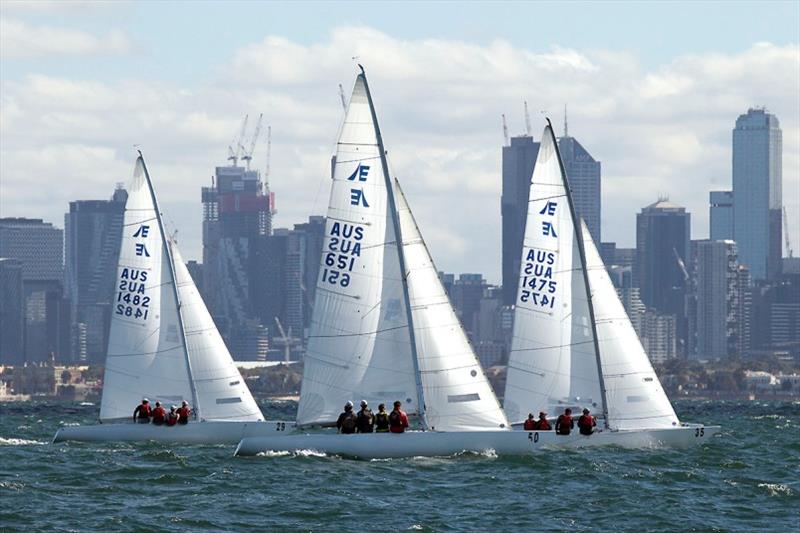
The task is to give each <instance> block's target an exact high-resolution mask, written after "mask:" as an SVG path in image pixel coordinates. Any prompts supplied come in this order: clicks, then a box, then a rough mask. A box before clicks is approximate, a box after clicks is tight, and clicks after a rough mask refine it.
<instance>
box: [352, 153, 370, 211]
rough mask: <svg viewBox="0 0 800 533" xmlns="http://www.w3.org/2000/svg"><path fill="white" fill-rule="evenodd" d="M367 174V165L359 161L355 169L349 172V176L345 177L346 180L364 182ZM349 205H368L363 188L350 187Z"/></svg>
mask: <svg viewBox="0 0 800 533" xmlns="http://www.w3.org/2000/svg"><path fill="white" fill-rule="evenodd" d="M368 175H369V165H363V164H361V163H359V165H358V166H357V167H356V169H355V170H354V171H353V173H352V174H350V177H348V178H347V181H352V182H355V181H359V182H365V181H367V176H368ZM350 205H360V206H363V207H369V203H368V202H367V197H366V196H365V195H364V189H360V188H359V189H356V188H355V187H353V188H351V189H350Z"/></svg>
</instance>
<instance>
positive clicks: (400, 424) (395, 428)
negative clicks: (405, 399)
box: [389, 400, 408, 433]
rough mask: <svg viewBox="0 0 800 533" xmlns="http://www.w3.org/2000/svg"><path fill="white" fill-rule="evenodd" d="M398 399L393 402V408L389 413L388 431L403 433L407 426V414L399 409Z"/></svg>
mask: <svg viewBox="0 0 800 533" xmlns="http://www.w3.org/2000/svg"><path fill="white" fill-rule="evenodd" d="M401 405H403V404H402V403H400V400H397V401H396V402H394V409H393V410H392V412H391V413H389V431H391V432H392V433H404V432H405V430H406V428H407V427H408V415H407V414H405V413H404V412H403V410H402V409H400V406H401Z"/></svg>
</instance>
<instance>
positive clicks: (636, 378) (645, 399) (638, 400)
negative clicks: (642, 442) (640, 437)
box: [583, 224, 678, 430]
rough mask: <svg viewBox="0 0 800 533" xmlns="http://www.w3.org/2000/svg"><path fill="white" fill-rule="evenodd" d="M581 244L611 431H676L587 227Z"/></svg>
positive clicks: (670, 410)
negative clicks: (584, 253) (669, 428)
mask: <svg viewBox="0 0 800 533" xmlns="http://www.w3.org/2000/svg"><path fill="white" fill-rule="evenodd" d="M583 242H584V249H585V251H586V268H587V270H588V274H589V276H588V277H589V285H590V287H591V292H592V302H593V304H594V316H595V321H596V330H597V340H598V345H599V348H600V362H601V364H602V368H603V378H604V380H605V387H606V401H607V409H608V424H609V427H611V428H612V429H620V430H627V429H655V428H667V427H672V426H676V425H678V417H677V415H676V414H675V410H674V409H673V408H672V404H670V401H669V398H667V395H666V393H665V392H664V389H663V387H662V386H661V383H660V382H659V380H658V376H656V373H655V371H654V370H653V366H652V365H651V364H650V359H649V358H648V357H647V353H646V352H645V351H644V348H643V347H642V343H641V342H640V341H639V337H638V335H637V334H636V331H635V330H634V329H633V325H632V324H631V321H630V319H629V318H628V315H627V314H626V313H625V308H624V307H623V306H622V303H621V302H620V300H619V296H618V295H617V292H616V290H615V289H614V285H613V284H612V283H611V279H610V278H609V277H608V273H607V272H606V268H605V266H604V265H603V261H602V259H601V258H600V254H599V253H598V252H597V248H596V247H595V245H594V242H593V241H592V237H591V234H590V233H589V229H588V228H587V227H586V225H585V224H583Z"/></svg>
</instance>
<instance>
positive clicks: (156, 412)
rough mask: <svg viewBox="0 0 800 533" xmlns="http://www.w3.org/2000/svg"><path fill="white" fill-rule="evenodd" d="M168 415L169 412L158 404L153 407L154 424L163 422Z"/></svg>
mask: <svg viewBox="0 0 800 533" xmlns="http://www.w3.org/2000/svg"><path fill="white" fill-rule="evenodd" d="M166 417H167V412H166V411H165V410H164V408H163V407H161V406H158V407H156V408H155V409H153V424H163V423H164V420H165V419H166Z"/></svg>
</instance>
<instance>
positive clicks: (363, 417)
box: [356, 409, 375, 433]
mask: <svg viewBox="0 0 800 533" xmlns="http://www.w3.org/2000/svg"><path fill="white" fill-rule="evenodd" d="M374 419H375V416H374V415H373V414H372V411H370V410H369V409H366V410H364V409H362V410H361V411H359V412H358V417H357V418H356V422H357V424H358V432H359V433H372V424H373V420H374Z"/></svg>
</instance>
